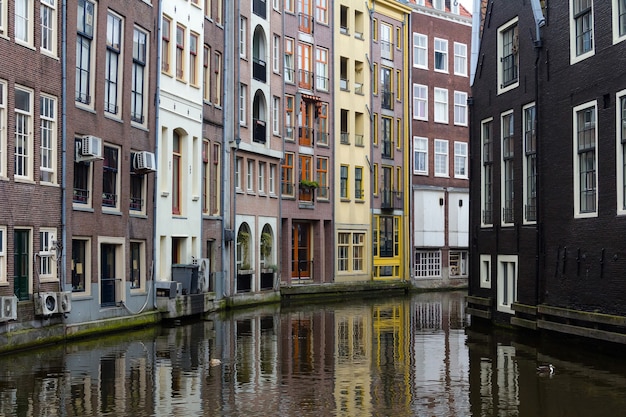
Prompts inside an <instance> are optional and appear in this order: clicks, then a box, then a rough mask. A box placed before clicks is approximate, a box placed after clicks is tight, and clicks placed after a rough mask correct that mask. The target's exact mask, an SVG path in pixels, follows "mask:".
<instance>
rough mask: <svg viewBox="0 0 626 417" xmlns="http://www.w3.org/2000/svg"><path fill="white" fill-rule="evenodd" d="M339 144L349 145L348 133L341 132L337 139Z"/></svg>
mask: <svg viewBox="0 0 626 417" xmlns="http://www.w3.org/2000/svg"><path fill="white" fill-rule="evenodd" d="M339 143H341V144H343V145H349V144H350V133H349V132H341V133H340V137H339Z"/></svg>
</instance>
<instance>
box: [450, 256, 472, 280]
mask: <svg viewBox="0 0 626 417" xmlns="http://www.w3.org/2000/svg"><path fill="white" fill-rule="evenodd" d="M455 255H456V256H458V259H457V261H456V262H458V264H457V265H456V268H457V270H456V271H455V270H454V267H455V265H453V264H454V262H455V261H453V258H454V257H455ZM468 266H469V252H468V251H467V250H461V249H450V252H449V253H448V276H449V277H456V278H467V276H468V274H469V268H468Z"/></svg>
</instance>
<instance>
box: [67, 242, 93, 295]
mask: <svg viewBox="0 0 626 417" xmlns="http://www.w3.org/2000/svg"><path fill="white" fill-rule="evenodd" d="M78 240H80V241H81V242H84V244H85V262H84V264H76V263H74V259H73V258H72V273H73V271H74V270H75V269H80V270H81V271H82V274H83V275H84V276H85V278H84V281H85V288H83V289H82V291H81V290H74V289H73V285H74V284H73V283H72V298H74V297H90V296H91V286H92V284H91V239H90V238H88V237H81V236H72V245H73V244H74V241H78ZM68 252H69V254H68V256H70V257H71V256H72V251H71V250H69V251H68Z"/></svg>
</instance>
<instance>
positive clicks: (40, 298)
mask: <svg viewBox="0 0 626 417" xmlns="http://www.w3.org/2000/svg"><path fill="white" fill-rule="evenodd" d="M58 312H59V302H58V299H57V293H55V292H40V293H39V294H37V296H36V297H35V314H36V315H38V316H44V317H47V316H51V315H53V314H56V313H58Z"/></svg>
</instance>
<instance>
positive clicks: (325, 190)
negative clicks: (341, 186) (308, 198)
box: [317, 187, 330, 200]
mask: <svg viewBox="0 0 626 417" xmlns="http://www.w3.org/2000/svg"><path fill="white" fill-rule="evenodd" d="M329 197H330V187H319V188H318V189H317V198H319V199H322V200H328V199H329Z"/></svg>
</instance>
